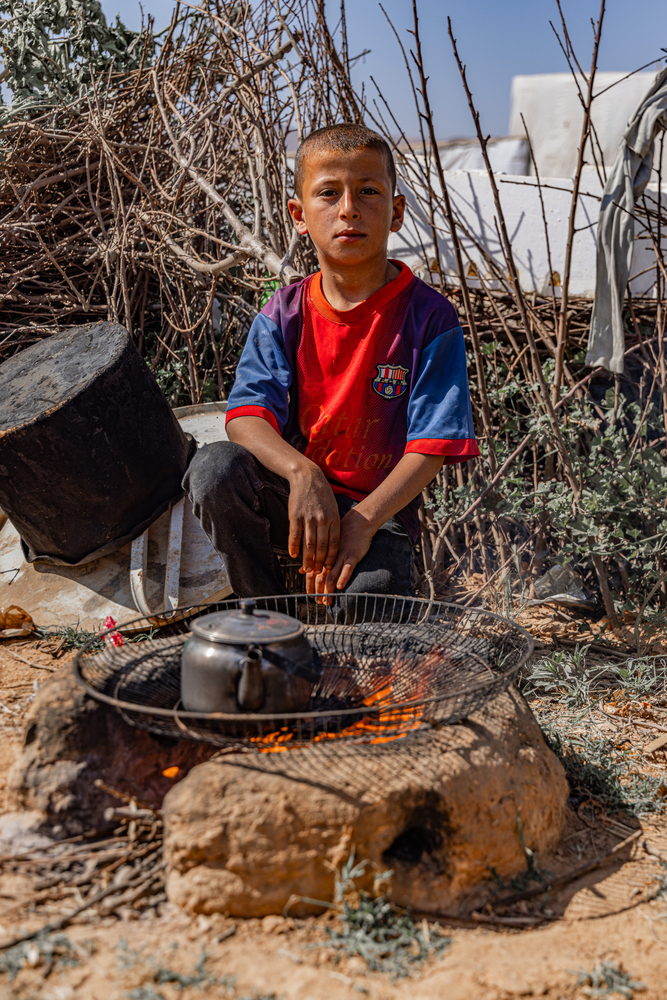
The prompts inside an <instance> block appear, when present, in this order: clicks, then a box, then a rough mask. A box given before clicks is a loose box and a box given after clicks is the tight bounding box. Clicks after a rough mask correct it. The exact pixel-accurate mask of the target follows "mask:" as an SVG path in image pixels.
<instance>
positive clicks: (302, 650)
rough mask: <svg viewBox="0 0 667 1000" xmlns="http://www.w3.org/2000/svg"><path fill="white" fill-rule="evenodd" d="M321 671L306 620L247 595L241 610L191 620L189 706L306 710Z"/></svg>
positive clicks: (185, 662) (184, 663) (184, 666)
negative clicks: (268, 607)
mask: <svg viewBox="0 0 667 1000" xmlns="http://www.w3.org/2000/svg"><path fill="white" fill-rule="evenodd" d="M320 671H321V663H320V658H319V655H318V654H317V651H316V650H315V649H313V647H312V646H311V645H310V643H309V642H308V640H307V639H306V637H305V635H304V628H303V625H302V624H301V622H299V621H297V619H296V618H291V617H290V616H289V615H284V614H281V613H280V612H278V611H268V610H258V608H257V605H256V602H255V601H253V600H245V601H241V602H240V607H239V608H238V609H237V610H234V611H216V612H213V613H212V614H209V615H203V616H202V617H201V618H197V619H196V620H195V621H194V622H193V623H192V635H191V636H190V638H189V639H188V640H187V641H186V643H185V646H184V647H183V654H182V659H181V702H182V704H183V707H184V708H185V709H186V711H189V712H225V713H234V712H261V713H266V714H268V715H280V714H281V713H283V712H303V711H305V709H306V708H307V707H308V702H309V701H310V696H311V692H312V689H313V685H314V684H315V683H317V681H318V679H319V676H320Z"/></svg>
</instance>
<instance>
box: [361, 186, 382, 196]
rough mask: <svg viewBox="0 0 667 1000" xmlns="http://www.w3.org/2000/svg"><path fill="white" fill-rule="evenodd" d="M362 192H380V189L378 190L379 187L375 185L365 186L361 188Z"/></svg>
mask: <svg viewBox="0 0 667 1000" xmlns="http://www.w3.org/2000/svg"><path fill="white" fill-rule="evenodd" d="M361 193H362V194H378V190H377V188H374V187H365V188H362V189H361Z"/></svg>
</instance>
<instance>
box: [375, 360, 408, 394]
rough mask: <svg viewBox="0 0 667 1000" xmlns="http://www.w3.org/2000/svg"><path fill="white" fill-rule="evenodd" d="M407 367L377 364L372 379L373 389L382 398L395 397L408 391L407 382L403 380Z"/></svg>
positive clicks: (406, 373)
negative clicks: (374, 375)
mask: <svg viewBox="0 0 667 1000" xmlns="http://www.w3.org/2000/svg"><path fill="white" fill-rule="evenodd" d="M409 372H410V369H409V368H402V367H401V366H400V365H377V376H376V377H375V378H374V379H373V382H372V385H373V391H374V392H377V394H378V396H382V398H383V399H395V398H396V396H402V395H403V394H404V393H406V392H407V391H408V383H407V382H406V381H405V377H406V375H408V374H409Z"/></svg>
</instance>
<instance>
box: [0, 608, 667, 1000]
mask: <svg viewBox="0 0 667 1000" xmlns="http://www.w3.org/2000/svg"><path fill="white" fill-rule="evenodd" d="M547 614H548V613H547ZM543 617H544V621H543V622H541V627H540V635H541V637H542V638H543V639H545V638H546V637H547V634H550V633H548V621H547V615H546V614H545V615H544V616H543ZM553 621H554V622H556V623H557V619H555V618H554V619H553ZM12 654H18V655H19V656H22V657H24V659H26V660H29V661H30V662H31V663H33V664H35V665H36V666H42V667H45V668H47V669H48V670H52V669H54V667H56V666H60V664H61V663H62V662H64V660H66V659H70V658H71V654H68V655H66V656H65V657H64V658H62V659H60V660H58V661H54V660H53V659H52V658H51V656H50V655H49V654H48V653H47V652H45V651H44V650H43V647H40V645H39V644H36V643H33V642H31V641H28V642H12V643H7V642H5V643H0V727H1V732H0V813H1V812H4V811H6V809H7V800H6V795H5V791H6V790H5V785H6V775H7V770H8V768H9V767H10V766H11V763H12V761H13V760H14V758H15V756H16V754H17V752H18V750H19V748H20V744H21V726H22V718H23V715H24V713H25V711H26V709H27V707H28V705H29V702H30V698H31V696H32V695H33V693H34V691H35V686H36V685H41V684H42V683H43V682H44V680H45V679H46V677H47V676H48V675H47V673H46V670H38V669H36V668H35V667H31V666H28V665H27V664H26V663H24V662H22V661H21V660H19V659H16V658H15V656H14V655H12ZM644 735H645V736H646V739H647V740H650V739H653V738H654V737H655V735H656V734H655V733H652V732H650V731H648V730H647V731H646V733H643V732H642V737H643V736H644ZM579 814H580V815H577V814H575V813H574V812H573V813H572V815H571V817H570V820H569V823H568V826H567V828H566V830H565V831H564V837H563V840H562V841H561V844H560V846H559V848H558V850H557V851H556V852H554V854H553V855H552V856H550V857H545V858H540V859H539V860H540V863H541V865H542V867H543V868H544V869H545V870H548V871H551V872H553V873H555V874H559V873H560V872H563V871H569V870H571V869H573V868H576V867H578V866H579V865H582V864H585V863H587V862H588V861H590V860H592V859H593V858H595V857H597V856H599V855H601V854H605V853H606V852H607V851H608V850H609V849H610V847H611V846H613V844H615V843H618V842H619V840H621V839H623V838H624V837H626V836H628V835H631V834H632V832H633V831H634V830H637V829H639V827H640V824H639V822H638V821H637V820H636V819H635V818H634V817H630V816H628V815H627V814H625V813H622V812H621V813H616V814H614V815H611V814H607V813H600V812H599V811H589V812H586V810H583V812H582V809H581V808H580V809H579ZM645 839H646V840H647V841H648V842H649V843H650V844H651V845H652V846H653V847H654V848H655V849H657V850H659V851H662V852H664V853H665V856H667V821H666V820H665V817H664V816H661V815H659V814H655V815H653V816H652V817H651V819H650V823H648V822H647V823H645V824H644V832H643V835H642V836H641V837H639V838H638V839H637V840H636V841H635V842H634V843H633V844H632V845H631V846H630V847H628V848H627V849H625V850H624V851H622V852H620V853H619V855H618V859H616V858H614V859H612V860H611V861H609V862H608V863H606V864H605V865H604V866H603V867H601V868H599V869H597V870H596V871H594V872H591V873H590V874H589V875H587V876H585V877H582V878H580V879H579V880H578V881H575V882H573V883H571V884H569V885H566V886H565V887H564V888H563V889H562V890H561V891H560V892H559V891H555V892H554V893H553V894H552V896H551V897H550V899H549V901H548V903H547V904H546V909H544V910H543V911H540V907H539V905H537V904H535V903H534V902H533V901H531V902H530V903H527V902H525V901H524V902H523V903H520V904H518V906H516V907H515V908H514V910H513V916H512V917H511V918H509V919H513V920H514V921H515V922H516V921H517V920H521V919H522V917H521V914H524V917H523V919H524V920H525V922H526V927H525V929H521V928H516V927H508V926H504V925H503V924H502V920H503V919H508V918H507V917H503V916H502V915H501V916H498V915H497V914H496V915H493V916H491V915H490V913H489V912H488V911H487V912H486V914H485V912H484V911H483V912H482V914H481V916H482V918H484V917H485V915H486V917H487V919H489V920H492V921H500V922H497V923H489V924H480V925H478V926H477V925H475V924H471V923H468V924H465V923H463V922H461V921H451V920H450V921H441V922H440V925H441V927H442V928H443V930H444V931H445V933H446V934H447V935H448V936H449V937H450V938H451V943H450V944H449V945H448V946H447V947H446V949H445V950H444V951H443V953H442V957H441V958H440V959H437V960H435V959H434V960H431V961H430V962H428V963H426V964H425V965H423V966H422V967H421V968H418V969H416V970H415V971H414V973H413V974H412V975H411V976H409V977H408V978H403V979H399V980H396V981H395V982H392V980H391V978H390V976H389V975H387V974H384V973H375V972H368V969H367V966H366V963H365V961H364V960H363V959H361V958H360V957H358V956H353V957H343V958H341V959H340V961H338V962H337V961H336V957H337V956H336V953H335V952H334V950H333V949H332V948H330V947H326V946H325V943H326V941H327V939H328V934H327V928H328V927H329V926H332V924H331V921H332V919H333V918H331V917H320V918H309V919H306V920H293V919H291V918H289V917H288V918H282V917H266V918H264V919H263V920H245V921H243V920H236V919H231V918H227V917H223V916H214V917H210V918H209V917H202V916H200V917H197V918H194V919H191V918H190V917H188V916H187V915H185V914H184V913H182V912H180V911H179V910H177V909H176V908H175V907H173V906H172V905H171V904H169V903H165V902H163V903H159V904H158V905H157V906H155V907H153V908H151V909H148V910H144V911H143V912H142V911H140V910H136V911H134V910H132V909H129V910H127V909H126V910H124V911H123V916H122V917H118V916H115V915H113V916H110V917H102V918H101V917H99V916H97V915H95V914H91V911H87V912H84V913H82V914H81V916H80V917H78V918H76V920H75V921H74V922H73V923H72V924H70V925H69V926H68V927H66V928H65V929H64V930H63V931H62V932H61V938H58V936H57V935H56V936H55V938H54V940H55V939H57V940H58V941H60V944H59V945H58V947H57V948H56V954H55V955H54V956H52V957H51V958H48V956H47V957H45V956H44V955H40V953H39V949H38V948H36V947H35V948H33V950H32V952H29V953H28V956H27V960H24V961H23V963H22V967H21V968H18V969H13V970H10V972H9V973H5V974H0V1000H172V998H176V997H179V998H180V1000H190V998H192V1000H194V998H195V997H201V996H202V995H205V996H206V997H207V998H211V1000H217V998H218V997H220V998H222V997H229V998H234V1000H246V998H247V1000H269V998H273V997H275V998H276V1000H278V998H281V997H282V998H285V1000H339V998H340V1000H351V998H353V997H355V996H358V995H366V996H368V997H369V998H373V1000H394V998H410V1000H430V998H433V1000H435V998H438V1000H440V998H446V1000H511V998H515V997H527V996H542V997H548V998H553V1000H556V998H570V997H574V998H579V997H581V998H583V997H585V996H626V997H631V996H633V995H637V996H638V995H641V996H642V997H646V998H647V1000H654V998H655V1000H658V998H660V1000H662V998H667V895H665V897H664V898H663V895H659V892H660V890H661V887H662V885H663V882H665V881H666V880H665V876H667V868H666V867H664V866H663V865H662V864H661V863H660V861H659V860H657V859H656V858H655V857H650V856H649V855H648V854H647V853H646V851H645V850H644V848H643V843H644V840H645ZM33 894H34V887H33V884H32V882H31V879H30V878H29V877H28V876H26V875H22V874H21V873H20V870H19V871H18V872H17V870H16V869H14V872H13V873H9V874H8V873H7V872H5V873H4V874H2V881H1V882H0V945H1V943H2V940H3V939H5V940H6V939H7V938H8V937H10V936H13V935H15V934H17V933H19V932H21V931H30V930H33V929H35V928H37V927H40V926H42V925H43V924H45V923H46V922H47V921H48V920H54V919H57V917H58V916H60V915H62V914H63V913H65V912H67V909H68V908H71V905H72V904H71V902H68V901H65V902H64V901H62V900H61V901H59V902H58V903H57V904H55V905H52V906H51V907H49V906H48V905H46V906H44V905H43V906H41V907H40V909H39V910H36V909H35V907H34V904H33V905H32V906H31V905H27V906H26V905H25V903H26V901H27V900H28V899H29V898H30V897H31V896H32V895H33ZM414 916H415V919H417V920H419V921H421V920H422V916H421V915H418V914H415V915H414ZM536 919H537V920H540V921H541V922H540V923H539V924H535V923H533V921H535V920H536ZM427 926H428V928H429V931H428V932H429V933H430V934H432V935H435V934H436V933H437V930H436V927H435V924H434V921H433V918H432V917H429V923H428V924H427ZM232 928H235V930H234V931H233V933H229V934H228V935H225V932H231V931H232ZM221 936H224V939H223V940H219V938H220V937H221ZM56 943H57V942H56ZM2 954H3V953H2V952H0V960H1V959H2ZM604 963H607V967H609V968H611V967H612V966H613V967H614V968H615V969H617V970H618V969H620V970H621V972H625V973H627V976H626V977H625V978H622V979H621V980H619V983H620V985H621V986H623V984H624V983H626V984H627V982H628V981H631V985H630V986H627V985H625V986H623V989H625V993H623V992H616V993H614V992H613V990H612V989H611V988H610V987H609V986H605V985H604V981H603V982H602V984H601V985H600V986H599V991H596V989H595V978H594V977H593V978H592V979H591V978H588V979H586V978H585V977H584V978H583V979H582V974H583V973H593V972H594V970H595V969H596V968H597V969H598V970H599V969H600V968H602V967H603V966H604ZM0 967H1V966H0ZM14 973H16V974H15V976H14V978H13V979H12V978H11V976H12V975H13V974H14ZM579 979H582V981H581V982H580V984H579V985H577V984H578V980H579ZM632 982H634V983H635V985H634V986H633V985H632ZM638 983H641V984H643V988H642V987H641V986H640V985H638Z"/></svg>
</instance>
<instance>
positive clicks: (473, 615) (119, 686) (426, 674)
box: [73, 594, 534, 752]
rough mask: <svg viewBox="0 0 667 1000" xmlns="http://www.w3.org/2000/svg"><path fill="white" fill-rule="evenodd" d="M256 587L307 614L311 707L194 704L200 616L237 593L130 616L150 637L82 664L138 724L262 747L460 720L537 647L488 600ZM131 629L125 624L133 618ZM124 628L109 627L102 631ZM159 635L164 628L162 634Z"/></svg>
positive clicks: (78, 670) (87, 655)
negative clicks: (188, 651) (192, 672)
mask: <svg viewBox="0 0 667 1000" xmlns="http://www.w3.org/2000/svg"><path fill="white" fill-rule="evenodd" d="M332 601H333V603H332V604H331V605H330V606H328V607H327V606H325V605H323V604H321V603H319V602H318V599H317V598H316V597H314V596H312V595H306V594H294V595H289V596H277V597H263V598H257V599H256V603H257V608H258V609H263V610H272V611H281V612H283V613H285V614H289V615H291V616H292V617H294V618H298V619H299V621H301V622H302V623H303V624H304V627H305V635H306V638H307V639H308V641H309V642H310V643H311V644H312V646H313V647H314V648H315V649H316V650H317V652H318V653H319V656H320V659H321V661H322V674H321V676H320V679H319V681H318V682H317V684H316V685H314V687H313V691H312V694H311V699H310V703H309V705H308V709H307V710H306V711H305V712H299V713H292V714H282V715H265V714H262V713H257V712H255V713H251V712H244V711H241V710H240V711H239V712H238V713H236V714H223V713H220V712H212V713H208V714H206V713H202V712H187V711H185V710H184V709H183V708H182V706H181V701H180V698H181V690H180V683H181V652H182V649H183V644H184V642H185V640H186V639H187V637H188V635H189V625H190V623H191V622H192V621H193V620H194V619H195V618H198V617H199V616H201V615H203V614H209V613H210V612H212V611H224V610H230V609H235V608H237V607H239V601H238V600H228V601H219V602H217V603H211V604H205V605H198V606H196V607H192V608H185V609H180V608H179V609H178V611H177V612H175V613H174V615H173V618H172V620H171V621H170V620H168V618H167V616H163V617H161V619H160V622H161V623H162V624H161V625H160V627H158V628H157V629H156V628H154V627H153V623H152V622H151V621H150V620H148V619H137V620H136V621H134V622H130V623H127V626H126V627H129V628H131V630H132V632H133V633H134V634H135V635H136V634H137V632H141V630H142V629H145V631H146V636H145V638H146V641H136V640H135V641H130V642H126V643H125V644H124V645H122V646H113V645H109V646H107V647H106V648H105V649H104V651H103V652H100V653H91V651H90V647H91V646H93V645H94V644H95V642H96V641H97V640H92V641H91V642H90V643H88V644H87V645H86V646H84V647H83V648H82V649H81V650H80V652H79V653H78V655H77V657H76V659H75V661H74V665H73V670H74V676H75V678H76V680H77V681H78V682H79V684H81V685H82V686H83V687H84V688H85V690H86V691H87V692H88V694H90V695H92V697H93V698H96V699H98V700H99V701H102V702H105V703H106V704H108V705H112V706H113V707H114V708H116V709H117V710H118V711H119V712H120V713H121V715H122V716H123V718H124V719H125V720H126V721H127V722H128V723H130V724H131V725H133V726H138V727H139V728H140V729H147V730H148V731H149V732H152V733H155V734H158V735H160V736H168V737H171V738H174V739H190V740H197V741H200V742H205V743H210V744H213V745H215V746H219V747H229V748H236V749H242V748H243V749H247V750H257V751H264V752H266V751H276V750H288V749H292V748H296V747H303V746H306V745H310V744H314V743H326V742H334V741H336V742H339V743H340V742H346V743H349V742H361V743H384V742H387V741H389V740H394V739H397V738H399V737H402V736H405V735H407V734H408V733H412V732H415V731H418V730H421V729H425V728H428V727H432V726H434V725H435V726H443V725H448V724H451V723H454V722H459V721H461V720H462V719H465V718H467V717H468V716H469V715H471V714H473V713H474V712H476V711H478V710H479V709H480V708H481V707H482V706H483V705H484V704H485V703H486V702H487V701H489V700H490V699H492V698H494V697H496V696H497V695H498V694H500V693H501V692H502V691H504V690H505V689H506V688H507V687H508V685H509V684H510V682H511V681H512V679H513V678H514V677H515V676H516V674H517V673H518V671H519V670H520V668H521V667H522V666H523V664H524V663H525V662H526V660H527V659H528V657H529V656H530V654H531V653H532V651H533V645H534V644H533V639H532V637H531V636H530V634H529V633H528V632H526V631H525V629H522V628H521V627H520V626H519V625H516V624H515V623H514V622H512V621H510V620H509V619H507V618H503V617H501V616H500V615H495V614H492V613H491V612H489V611H486V610H484V609H482V608H466V607H462V606H459V605H455V604H447V603H444V602H441V601H429V600H424V599H420V598H408V597H387V596H384V595H376V594H360V595H340V596H339V595H336V596H334V597H333V598H332ZM124 629H125V627H124ZM111 631H113V630H111V629H110V630H108V632H106V633H104V632H103V633H101V635H102V636H105V635H107V634H109V633H110V632H111ZM156 635H157V636H158V637H157V638H156V637H155V636H156Z"/></svg>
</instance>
